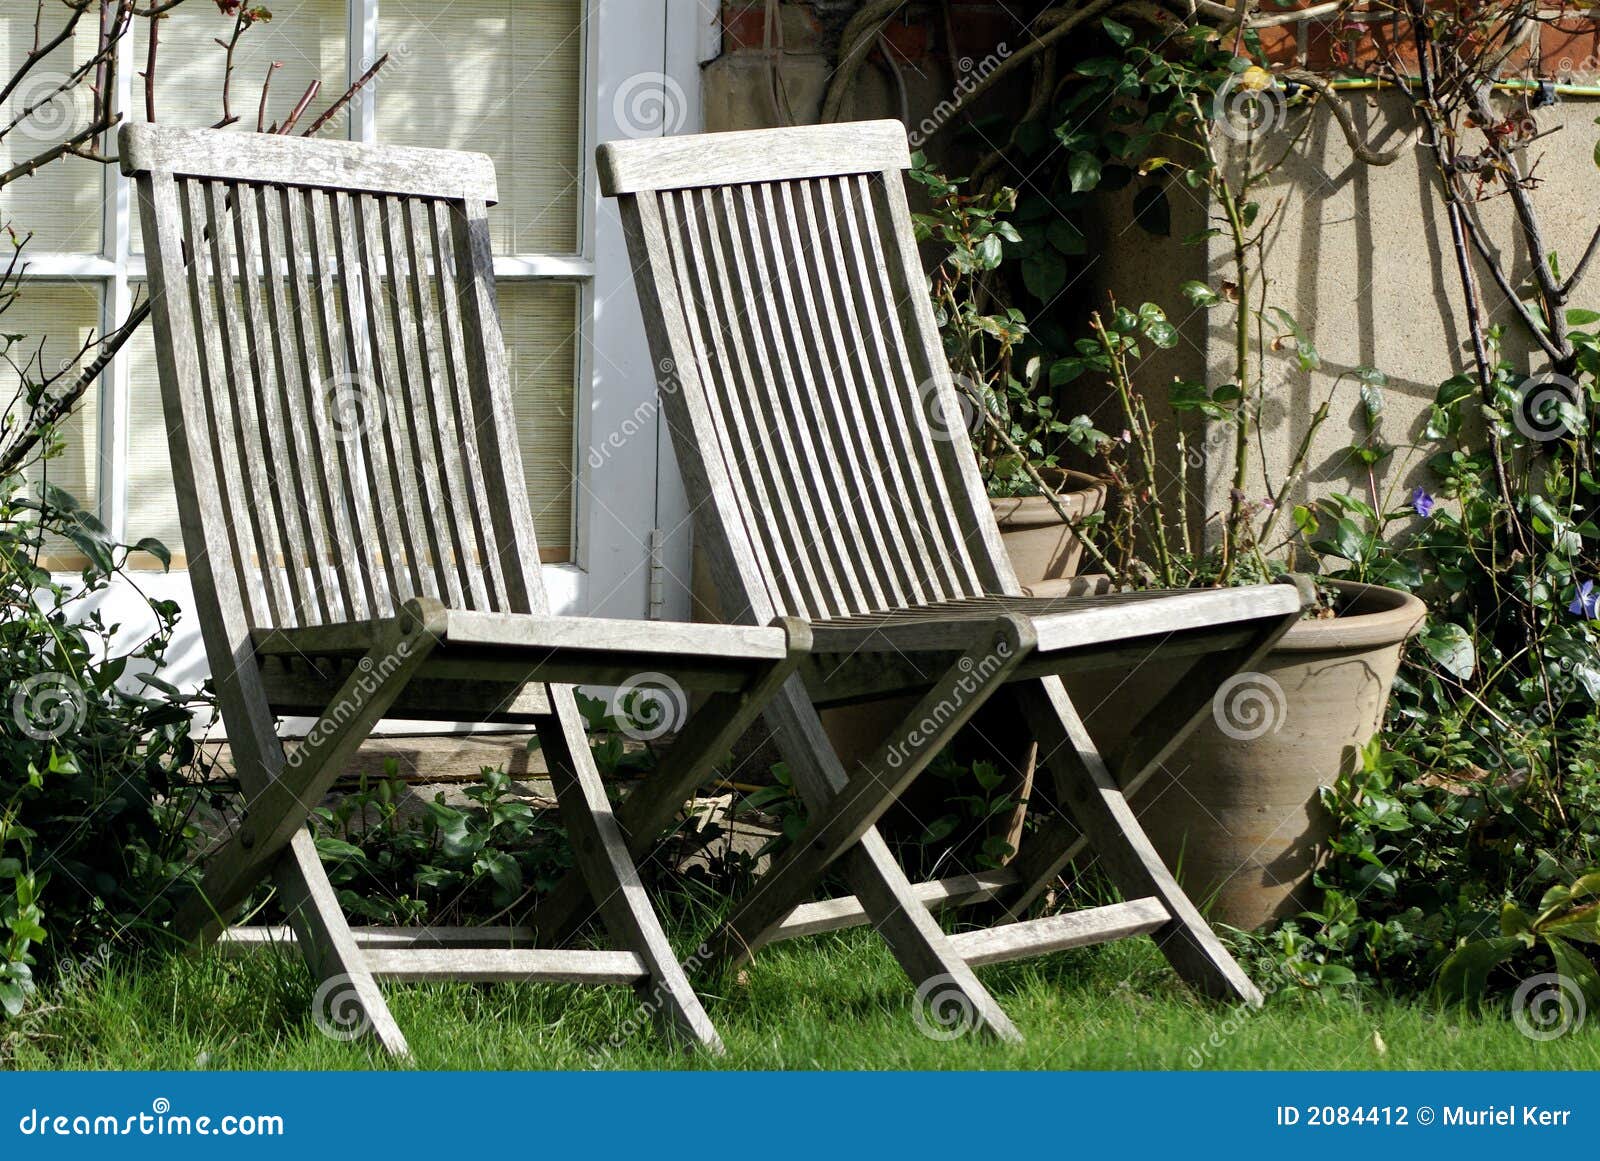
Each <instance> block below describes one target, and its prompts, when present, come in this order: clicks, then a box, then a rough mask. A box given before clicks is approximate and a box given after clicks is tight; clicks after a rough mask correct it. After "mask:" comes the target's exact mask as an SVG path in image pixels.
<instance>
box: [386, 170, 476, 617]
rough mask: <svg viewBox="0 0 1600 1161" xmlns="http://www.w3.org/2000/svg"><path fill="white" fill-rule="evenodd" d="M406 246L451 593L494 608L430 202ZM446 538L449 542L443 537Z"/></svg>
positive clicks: (412, 214) (413, 219) (413, 221)
mask: <svg viewBox="0 0 1600 1161" xmlns="http://www.w3.org/2000/svg"><path fill="white" fill-rule="evenodd" d="M405 219H406V245H407V249H408V254H409V256H410V262H411V269H412V278H411V292H412V298H413V305H414V307H415V309H416V314H417V318H418V320H419V321H420V323H421V326H422V352H421V354H422V366H423V376H424V384H425V389H424V392H423V394H424V395H425V399H424V400H423V402H422V406H421V407H420V408H419V410H418V412H417V414H418V415H420V416H422V417H423V419H422V426H423V427H425V428H426V431H427V433H428V434H429V435H430V436H431V438H432V440H433V447H434V454H435V455H436V456H437V458H438V463H439V471H440V474H441V476H442V477H443V487H444V494H445V498H444V500H443V505H444V510H445V511H447V512H448V513H449V514H450V515H449V518H448V519H447V520H444V521H443V522H442V523H443V524H444V529H445V532H446V533H448V541H449V547H448V549H446V551H447V552H448V554H449V555H448V556H447V558H446V559H445V561H444V563H445V565H447V566H448V567H449V569H450V571H451V573H452V575H453V577H454V579H453V580H452V581H451V582H450V585H451V590H450V591H451V592H452V594H454V593H458V592H459V593H460V594H461V600H462V602H463V603H464V604H468V605H470V607H473V608H480V609H487V608H492V607H493V604H492V602H491V601H490V599H489V593H488V590H487V589H486V588H485V587H484V583H483V576H484V574H483V569H482V567H481V566H480V563H479V562H480V561H481V560H482V559H483V557H484V555H485V554H484V553H483V552H482V550H481V549H480V548H479V546H478V513H477V512H476V511H474V509H473V506H472V504H471V502H470V501H469V499H468V496H469V493H468V490H467V483H466V475H465V470H464V468H463V466H462V456H463V451H462V448H461V442H460V440H459V439H458V438H457V437H456V430H457V425H456V415H455V407H454V405H453V404H452V402H451V390H452V388H451V381H450V377H449V375H448V374H447V373H446V371H445V366H446V362H447V360H446V354H445V339H444V329H445V328H444V320H443V308H442V306H441V305H440V304H439V302H438V300H437V298H436V297H435V280H434V278H432V277H430V275H429V270H430V268H431V267H432V265H433V263H434V262H435V261H436V259H435V257H434V246H433V243H432V242H431V240H430V231H429V229H428V223H429V222H430V221H431V220H432V210H431V208H430V207H429V206H428V204H427V203H421V204H419V203H417V202H416V201H413V200H409V199H408V200H407V201H406V202H405ZM441 539H443V537H442V538H441Z"/></svg>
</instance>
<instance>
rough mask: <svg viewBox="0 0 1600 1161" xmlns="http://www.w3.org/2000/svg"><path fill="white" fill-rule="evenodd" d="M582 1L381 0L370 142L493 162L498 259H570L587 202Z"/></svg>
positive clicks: (494, 220)
mask: <svg viewBox="0 0 1600 1161" xmlns="http://www.w3.org/2000/svg"><path fill="white" fill-rule="evenodd" d="M583 9H584V4H583V0H454V2H453V3H450V4H437V3H433V2H431V0H383V3H382V5H381V6H380V7H379V9H378V42H379V47H380V49H383V50H385V51H387V52H388V53H389V54H390V57H389V63H388V64H387V65H386V66H384V70H383V72H382V73H380V74H379V75H378V79H377V82H376V85H375V88H376V94H377V96H376V100H377V124H378V130H377V131H378V140H379V141H391V142H395V143H398V144H406V145H424V146H432V147H435V148H441V149H473V150H479V151H482V152H484V153H487V154H489V155H490V156H491V157H493V158H494V162H495V169H496V171H497V173H498V175H499V185H500V204H499V205H498V206H496V207H495V208H494V209H493V210H491V211H490V215H491V216H490V223H491V227H492V230H493V233H494V246H495V252H496V253H499V254H534V253H550V254H571V253H574V252H576V251H577V249H578V202H579V199H580V198H581V197H582V196H583V178H582V173H583V171H582V169H581V157H580V154H581V151H582V109H583V105H582V100H581V96H582V93H581V85H582V75H583V74H582V62H583Z"/></svg>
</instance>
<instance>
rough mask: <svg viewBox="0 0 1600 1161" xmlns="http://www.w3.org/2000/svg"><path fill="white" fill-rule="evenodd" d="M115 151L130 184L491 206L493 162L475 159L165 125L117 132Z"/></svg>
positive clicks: (495, 192)
mask: <svg viewBox="0 0 1600 1161" xmlns="http://www.w3.org/2000/svg"><path fill="white" fill-rule="evenodd" d="M117 151H118V153H119V154H120V155H121V162H122V172H123V173H125V174H128V175H130V176H131V175H133V174H136V173H150V172H154V173H171V174H176V175H178V176H181V177H199V178H216V179H218V180H222V181H248V182H267V183H271V184H273V185H295V186H310V187H313V188H317V189H338V190H353V191H361V192H363V193H378V194H396V195H400V196H403V197H425V198H447V199H451V200H455V199H465V200H482V201H483V202H484V203H485V204H487V205H493V204H494V203H495V202H496V201H498V200H499V190H498V188H497V187H496V185H495V177H494V162H492V161H491V160H490V159H489V157H488V156H487V155H486V154H482V153H461V152H457V151H455V150H450V149H411V148H400V147H397V146H393V145H382V146H378V145H359V144H356V143H355V142H352V141H322V140H318V139H315V138H307V137H284V136H280V135H278V134H275V133H241V132H234V131H230V130H223V129H176V128H173V127H171V126H168V125H124V126H123V127H122V128H121V130H119V132H118V134H117Z"/></svg>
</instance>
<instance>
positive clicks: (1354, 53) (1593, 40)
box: [1260, 0, 1600, 82]
mask: <svg viewBox="0 0 1600 1161" xmlns="http://www.w3.org/2000/svg"><path fill="white" fill-rule="evenodd" d="M1312 2H1313V0H1300V2H1299V3H1297V4H1296V5H1295V7H1302V8H1303V7H1309V6H1310V4H1311V3H1312ZM1260 35H1261V47H1262V49H1263V50H1264V51H1265V52H1266V54H1267V57H1268V59H1269V60H1271V61H1273V62H1274V63H1277V64H1300V65H1303V66H1305V67H1308V68H1312V69H1315V70H1317V71H1319V72H1328V73H1359V72H1362V71H1365V70H1366V69H1368V68H1370V67H1371V66H1373V65H1375V64H1377V63H1378V62H1380V61H1390V60H1393V61H1397V62H1398V63H1399V66H1400V67H1401V68H1402V69H1405V70H1407V71H1414V70H1415V69H1416V64H1417V54H1416V49H1415V47H1414V44H1413V40H1412V26H1411V22H1410V21H1409V20H1404V19H1401V18H1398V17H1396V16H1394V15H1393V14H1392V13H1390V12H1386V11H1378V12H1374V13H1372V14H1371V16H1370V17H1369V18H1367V19H1363V18H1362V16H1361V14H1360V13H1359V12H1358V13H1352V14H1350V15H1347V16H1345V17H1344V18H1342V19H1340V20H1337V21H1324V20H1312V21H1306V22H1304V23H1303V24H1288V25H1282V26H1279V27H1276V28H1264V29H1262V30H1261V33H1260ZM1535 54H1536V55H1537V60H1536V61H1535V59H1534V58H1535ZM1530 65H1532V67H1531V68H1530V67H1529V66H1530ZM1506 68H1507V70H1508V75H1509V74H1510V72H1511V71H1520V72H1521V73H1522V75H1525V76H1536V77H1540V78H1551V79H1555V80H1558V81H1569V80H1570V81H1580V82H1587V81H1591V80H1593V78H1594V77H1595V76H1596V74H1597V73H1600V21H1596V19H1595V17H1594V16H1592V15H1589V14H1587V13H1586V12H1585V11H1583V10H1581V9H1569V10H1565V11H1563V10H1561V9H1556V8H1552V9H1550V10H1548V11H1545V12H1542V13H1541V21H1540V23H1539V24H1538V26H1537V27H1536V28H1535V29H1534V34H1533V35H1532V36H1531V37H1530V38H1529V41H1528V43H1526V44H1524V45H1522V46H1519V48H1518V49H1517V50H1516V51H1515V52H1513V53H1512V55H1511V56H1510V57H1509V58H1507V62H1506Z"/></svg>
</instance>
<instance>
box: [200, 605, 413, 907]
mask: <svg viewBox="0 0 1600 1161" xmlns="http://www.w3.org/2000/svg"><path fill="white" fill-rule="evenodd" d="M443 613H444V610H443V607H442V606H441V605H440V604H439V603H438V602H437V601H433V600H429V599H428V598H419V599H418V600H416V601H413V602H411V603H409V604H408V605H407V606H406V608H405V611H404V613H403V614H402V615H401V616H400V617H399V618H397V619H396V621H395V622H394V623H393V624H391V626H390V627H389V632H388V633H386V634H385V635H384V636H383V637H382V638H380V639H379V640H378V641H377V642H376V643H374V645H373V647H372V649H371V651H370V652H368V654H367V656H366V657H365V658H363V659H362V664H360V665H358V666H357V667H356V668H355V670H354V671H353V672H352V673H351V674H350V676H349V677H348V678H347V679H346V680H345V682H344V684H343V685H342V686H341V687H340V689H339V691H338V693H337V694H336V695H335V696H334V699H333V701H331V702H330V703H329V704H328V705H327V707H325V709H324V710H323V712H322V715H321V717H320V718H319V719H318V721H317V723H316V725H315V726H313V727H312V729H311V732H310V733H309V734H307V735H306V740H305V741H304V742H303V743H302V744H301V745H300V746H299V747H297V748H296V749H295V751H294V753H293V754H292V755H290V756H289V758H288V759H287V760H286V761H285V762H284V764H283V766H282V768H281V769H280V770H279V771H278V772H277V775H276V777H274V778H272V779H271V780H270V781H268V782H267V783H266V784H265V785H264V786H261V787H260V788H259V789H257V790H255V791H253V792H248V793H247V794H246V795H245V814H244V818H243V820H242V821H241V822H240V824H239V828H238V830H237V831H235V832H234V834H233V835H232V837H230V838H229V839H228V841H226V842H225V843H223V844H222V845H221V846H220V847H218V848H217V849H216V850H214V851H212V852H211V854H210V855H209V856H208V857H207V859H206V867H205V874H204V875H203V876H202V878H201V881H200V888H199V890H198V891H197V892H196V894H195V896H194V897H193V898H192V899H191V900H190V902H189V903H188V904H186V905H185V907H184V908H183V909H182V910H181V912H180V914H179V916H178V919H177V921H176V922H177V925H178V926H179V927H180V928H188V927H191V926H199V925H201V924H202V923H203V922H204V920H205V917H206V915H207V914H208V913H216V914H227V913H228V912H229V911H230V910H232V909H233V908H234V907H235V906H236V905H237V904H239V903H241V902H242V901H243V900H244V897H245V896H246V895H248V894H249V892H250V889H251V888H252V887H253V886H255V884H256V883H257V882H259V881H260V879H261V873H262V870H263V869H264V867H265V866H266V865H268V864H269V863H270V861H271V860H272V859H273V857H274V856H275V855H276V854H277V853H278V852H279V851H280V850H282V849H283V848H284V847H285V846H286V845H287V844H288V842H289V840H290V839H291V838H293V837H294V836H295V835H296V834H299V833H302V832H303V828H304V827H305V823H306V817H307V815H309V814H310V813H311V810H312V808H313V807H315V806H316V805H317V804H318V803H319V802H321V801H322V799H323V798H324V796H326V795H327V793H328V789H329V787H331V786H332V785H333V781H334V779H335V778H337V777H338V776H339V773H340V771H341V770H342V769H343V768H344V764H345V762H347V761H348V760H349V759H350V757H351V755H353V754H354V753H355V752H356V750H357V748H359V747H360V745H361V743H362V742H363V741H365V740H366V737H367V734H369V733H370V732H371V730H372V727H373V726H375V725H377V723H378V722H379V721H380V720H382V718H383V716H384V713H385V711H387V710H388V708H389V706H390V704H391V703H392V702H393V701H394V699H395V696H396V695H397V694H398V693H399V692H400V690H402V689H404V688H405V685H406V683H407V682H408V681H409V680H410V679H411V676H412V675H413V674H414V673H415V672H416V671H417V670H418V669H419V668H420V667H421V666H422V663H423V662H424V661H425V660H427V657H428V654H429V653H430V652H432V650H433V648H434V646H435V645H436V644H437V642H438V636H439V633H440V631H441V630H442V628H443V626H444V616H443Z"/></svg>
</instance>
